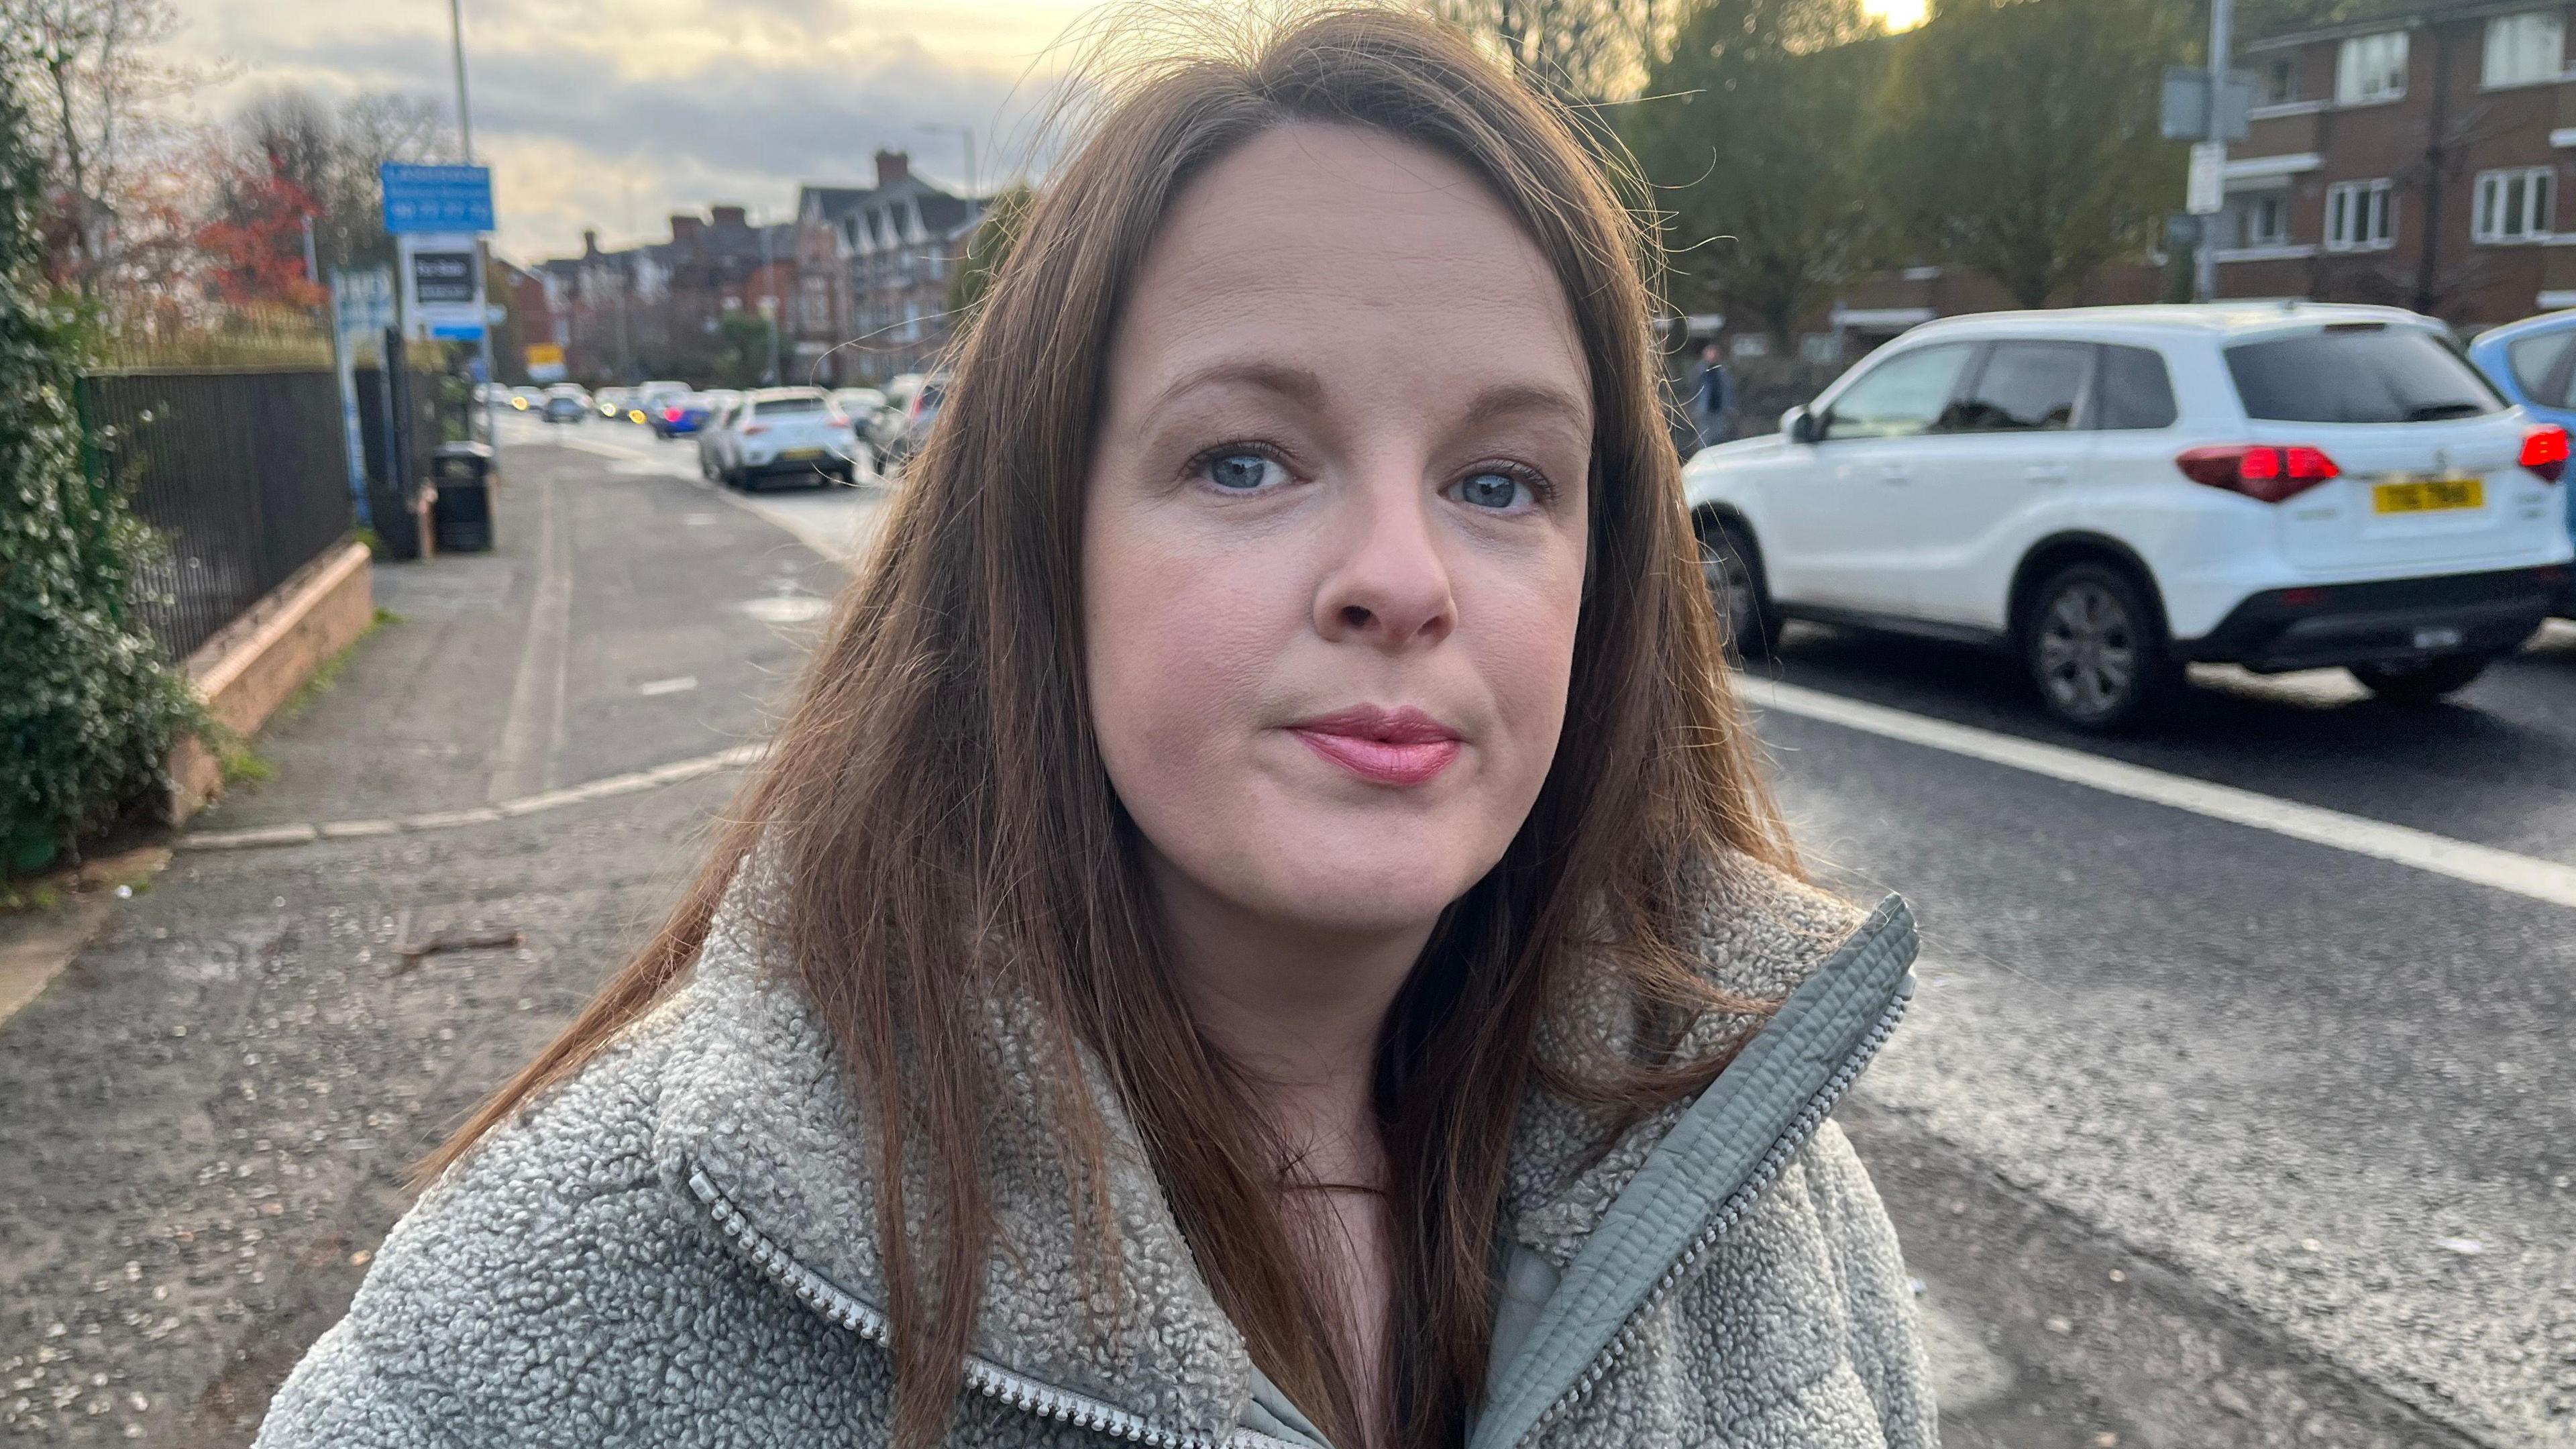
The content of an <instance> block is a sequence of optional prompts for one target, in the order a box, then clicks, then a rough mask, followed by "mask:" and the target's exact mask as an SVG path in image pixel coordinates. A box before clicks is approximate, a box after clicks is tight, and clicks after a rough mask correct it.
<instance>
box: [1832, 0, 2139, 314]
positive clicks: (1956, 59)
mask: <svg viewBox="0 0 2576 1449" xmlns="http://www.w3.org/2000/svg"><path fill="white" fill-rule="evenodd" d="M2188 14H2189V10H2188V7H2184V6H2177V5H2173V4H2170V3H2168V0H1944V3H1942V4H1940V5H1938V6H1937V7H1936V8H1935V10H1934V11H1933V15H1932V19H1931V20H1930V22H1929V23H1927V24H1925V25H1924V26H1923V27H1922V28H1921V29H1919V30H1917V31H1915V32H1913V33H1912V34H1910V35H1908V36H1905V37H1903V40H1904V43H1903V44H1902V45H1901V46H1900V47H1898V49H1899V55H1898V57H1897V60H1896V74H1895V77H1894V79H1893V81H1892V83H1891V85H1890V89H1889V94H1888V99H1887V103H1886V106H1885V108H1884V127H1883V130H1882V131H1881V133H1880V140H1879V144H1878V146H1877V148H1876V153H1877V161H1878V164H1879V167H1880V176H1881V186H1882V188H1883V189H1884V191H1885V193H1886V195H1887V196H1888V198H1889V200H1890V201H1891V202H1892V204H1893V206H1894V208H1895V211H1896V214H1897V216H1898V217H1899V218H1900V219H1901V222H1902V224H1903V225H1904V226H1905V228H1906V229H1907V234H1908V235H1910V236H1912V237H1918V238H1920V239H1921V241H1922V244H1923V245H1924V246H1925V247H1927V248H1928V249H1929V252H1930V256H1929V257H1927V258H1926V259H1927V260H1941V261H1949V262H1955V263H1957V264H1959V265H1962V266H1965V267H1967V268H1969V269H1971V270H1973V271H1977V272H1982V273H1984V274H1985V275H1986V276H1989V277H1991V278H1993V279H1994V280H1995V281H1996V282H1997V283H1999V284H2000V285H2001V286H2002V287H2003V289H2004V290H2005V291H2006V292H2007V293H2009V294H2011V296H2012V298H2013V300H2014V301H2015V302H2017V303H2018V304H2020V305H2022V306H2025V307H2044V306H2047V305H2048V304H2049V303H2050V302H2051V301H2052V300H2055V299H2058V298H2061V297H2066V296H2068V295H2070V294H2072V293H2073V292H2075V291H2076V290H2078V289H2079V288H2081V287H2082V286H2083V285H2084V283H2085V282H2086V280H2087V279H2089V278H2090V277H2092V275H2093V274H2094V273H2095V272H2096V271H2098V270H2099V269H2100V268H2101V267H2102V266H2103V265H2104V264H2105V263H2108V262H2110V261H2113V260H2116V259H2118V258H2120V257H2124V256H2134V255H2137V254H2140V253H2143V252H2144V251H2146V250H2147V248H2148V247H2149V246H2150V245H2151V244H2152V243H2153V241H2154V239H2155V237H2156V234H2157V228H2158V226H2159V224H2160V222H2161V220H2162V218H2163V216H2164V214H2165V212H2166V211H2167V210H2169V209H2170V208H2171V207H2172V204H2173V201H2174V198H2175V197H2177V196H2180V195H2181V194H2182V171H2183V159H2184V158H2183V150H2182V147H2181V145H2180V144H2179V143H2177V142H2172V141H2166V140H2164V139H2162V138H2161V137H2160V136H2159V135H2158V133H2157V128H2156V120H2157V107H2158V97H2159V87H2160V78H2161V76H2162V74H2163V71H2164V67H2165V66H2166V65H2167V64H2169V63H2172V62H2175V61H2179V60H2181V59H2182V58H2183V57H2184V56H2185V55H2186V54H2188V53H2189V37H2188V35H2186V34H2185V30H2186V28H2187V27H2186V23H2185V22H2186V21H2187V18H2188Z"/></svg>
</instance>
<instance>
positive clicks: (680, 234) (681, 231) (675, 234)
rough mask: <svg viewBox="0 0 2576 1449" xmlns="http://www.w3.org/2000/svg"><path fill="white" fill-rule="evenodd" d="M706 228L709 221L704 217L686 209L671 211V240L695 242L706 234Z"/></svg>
mask: <svg viewBox="0 0 2576 1449" xmlns="http://www.w3.org/2000/svg"><path fill="white" fill-rule="evenodd" d="M706 229H707V223H706V220H705V218H703V217H699V216H696V215H693V214H691V213H689V212H685V211H675V212H672V213H671V240H673V241H675V242H695V241H696V240H697V239H698V238H699V237H700V236H701V235H703V234H705V232H706Z"/></svg>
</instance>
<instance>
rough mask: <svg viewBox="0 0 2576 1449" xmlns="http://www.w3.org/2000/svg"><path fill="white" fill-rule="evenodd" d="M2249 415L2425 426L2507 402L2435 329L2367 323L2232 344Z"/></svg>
mask: <svg viewBox="0 0 2576 1449" xmlns="http://www.w3.org/2000/svg"><path fill="white" fill-rule="evenodd" d="M2227 371H2228V373H2229V375H2231V376H2232V377H2234V378H2235V379H2236V392H2237V395H2238V396H2239V397H2242V398H2243V399H2244V400H2245V415H2246V416H2247V417H2249V418H2260V419H2263V420H2265V421H2270V422H2284V423H2426V422H2436V421H2439V420H2441V419H2444V418H2467V417H2477V416H2479V415H2481V414H2484V413H2492V412H2501V411H2502V410H2503V409H2504V405H2505V404H2504V400H2503V399H2502V398H2500V397H2498V396H2497V395H2496V391H2495V389H2494V388H2493V387H2491V386H2489V385H2488V383H2487V380H2486V379H2485V378H2483V377H2480V376H2479V375H2478V371H2477V369H2476V368H2474V367H2471V366H2470V365H2469V363H2468V361H2467V359H2465V358H2463V357H2461V356H2460V355H2459V354H2458V353H2457V352H2454V351H2452V350H2451V349H2450V348H2449V347H2447V346H2445V345H2444V344H2443V342H2442V340H2441V339H2440V338H2438V337H2435V336H2434V335H2433V334H2432V333H2430V332H2426V331H2424V330H2422V329H2420V328H2415V327H2390V326H2388V325H2386V324H2384V323H2378V322H2369V323H2362V324H2359V325H2352V326H2338V327H2328V328H2327V329H2325V330H2324V331H2322V332H2311V333H2307V334H2304V335H2301V336H2297V337H2279V338H2274V339H2272V340H2270V341H2265V342H2246V343H2241V344H2239V345H2237V346H2234V347H2230V348H2228V349H2227Z"/></svg>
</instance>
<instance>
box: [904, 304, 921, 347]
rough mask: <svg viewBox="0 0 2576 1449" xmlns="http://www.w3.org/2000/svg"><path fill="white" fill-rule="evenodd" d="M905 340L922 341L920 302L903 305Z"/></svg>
mask: <svg viewBox="0 0 2576 1449" xmlns="http://www.w3.org/2000/svg"><path fill="white" fill-rule="evenodd" d="M903 340H904V341H906V342H918V341H920V340H921V304H920V303H919V302H906V303H904V304H903Z"/></svg>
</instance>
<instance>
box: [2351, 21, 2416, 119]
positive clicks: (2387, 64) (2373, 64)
mask: <svg viewBox="0 0 2576 1449" xmlns="http://www.w3.org/2000/svg"><path fill="white" fill-rule="evenodd" d="M2404 94H2406V32H2405V31H2403V30H2383V31H2381V32H2380V33H2379V34H2377V35H2356V36H2354V37H2353V38H2351V39H2350V40H2347V41H2345V42H2344V43H2343V53H2342V55H2341V56H2340V57H2339V58H2338V59H2337V61H2336V64H2335V99H2336V100H2338V101H2341V102H2343V103H2344V104H2346V105H2351V104H2353V103H2354V102H2356V101H2390V100H2395V99H2396V98H2397V97H2399V96H2402V95H2404Z"/></svg>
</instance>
